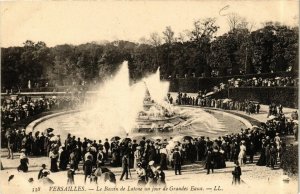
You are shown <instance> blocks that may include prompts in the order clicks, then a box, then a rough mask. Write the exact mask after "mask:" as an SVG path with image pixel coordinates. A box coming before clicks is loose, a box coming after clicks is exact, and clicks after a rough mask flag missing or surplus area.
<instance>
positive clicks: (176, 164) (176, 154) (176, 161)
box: [173, 147, 181, 175]
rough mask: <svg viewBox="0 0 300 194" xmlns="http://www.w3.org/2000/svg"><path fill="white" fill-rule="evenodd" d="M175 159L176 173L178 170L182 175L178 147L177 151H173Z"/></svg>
mask: <svg viewBox="0 0 300 194" xmlns="http://www.w3.org/2000/svg"><path fill="white" fill-rule="evenodd" d="M173 161H174V169H175V175H177V172H178V173H179V175H181V155H180V153H179V149H178V147H177V148H175V151H174V153H173Z"/></svg>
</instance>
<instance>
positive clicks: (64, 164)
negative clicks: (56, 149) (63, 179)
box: [59, 146, 69, 170]
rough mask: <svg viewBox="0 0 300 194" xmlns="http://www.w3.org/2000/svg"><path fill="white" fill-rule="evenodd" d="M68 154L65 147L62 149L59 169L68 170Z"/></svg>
mask: <svg viewBox="0 0 300 194" xmlns="http://www.w3.org/2000/svg"><path fill="white" fill-rule="evenodd" d="M68 159H69V158H68V153H67V151H66V148H65V146H62V147H61V152H60V154H59V169H61V170H66V169H67V165H68Z"/></svg>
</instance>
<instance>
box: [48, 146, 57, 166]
mask: <svg viewBox="0 0 300 194" xmlns="http://www.w3.org/2000/svg"><path fill="white" fill-rule="evenodd" d="M49 158H50V160H51V165H50V171H51V172H57V171H58V167H57V160H58V151H57V149H56V148H55V147H53V148H52V149H51V151H50V153H49Z"/></svg>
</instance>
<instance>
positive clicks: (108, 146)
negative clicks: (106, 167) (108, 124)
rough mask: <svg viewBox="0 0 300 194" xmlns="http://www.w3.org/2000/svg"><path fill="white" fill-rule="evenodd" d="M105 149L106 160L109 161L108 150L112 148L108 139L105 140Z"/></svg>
mask: <svg viewBox="0 0 300 194" xmlns="http://www.w3.org/2000/svg"><path fill="white" fill-rule="evenodd" d="M103 146H104V149H105V155H104V159H105V160H107V159H108V150H109V148H110V144H109V142H108V139H107V138H106V139H105V142H104V145H103Z"/></svg>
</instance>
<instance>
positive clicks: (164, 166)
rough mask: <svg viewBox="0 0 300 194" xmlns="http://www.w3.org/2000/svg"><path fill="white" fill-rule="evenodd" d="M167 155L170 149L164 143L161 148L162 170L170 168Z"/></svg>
mask: <svg viewBox="0 0 300 194" xmlns="http://www.w3.org/2000/svg"><path fill="white" fill-rule="evenodd" d="M167 156H168V150H167V149H166V144H163V145H162V148H161V149H160V168H161V169H162V170H168V165H167Z"/></svg>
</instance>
